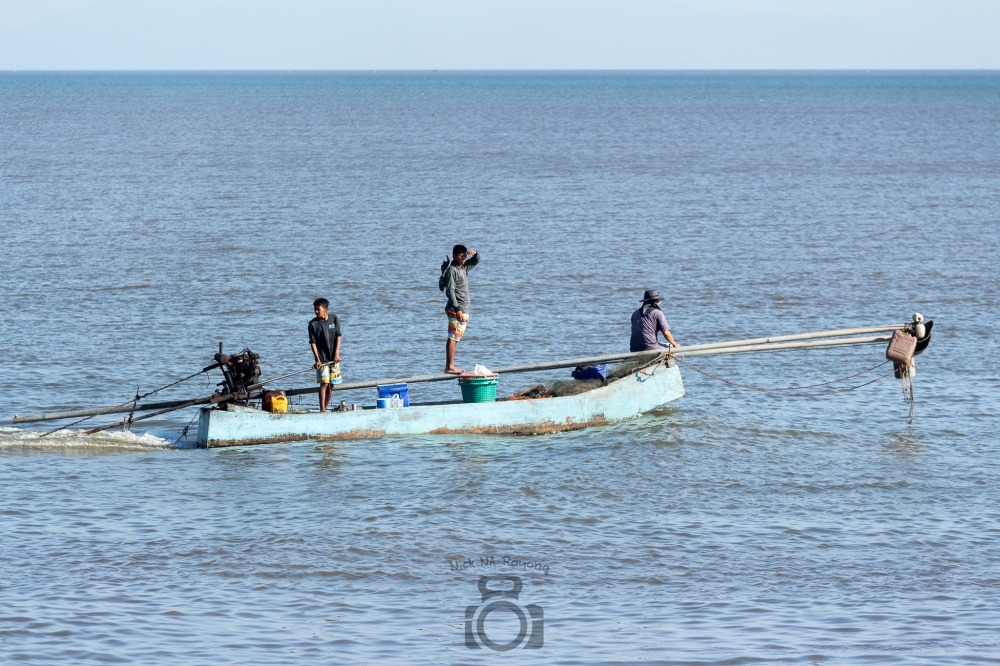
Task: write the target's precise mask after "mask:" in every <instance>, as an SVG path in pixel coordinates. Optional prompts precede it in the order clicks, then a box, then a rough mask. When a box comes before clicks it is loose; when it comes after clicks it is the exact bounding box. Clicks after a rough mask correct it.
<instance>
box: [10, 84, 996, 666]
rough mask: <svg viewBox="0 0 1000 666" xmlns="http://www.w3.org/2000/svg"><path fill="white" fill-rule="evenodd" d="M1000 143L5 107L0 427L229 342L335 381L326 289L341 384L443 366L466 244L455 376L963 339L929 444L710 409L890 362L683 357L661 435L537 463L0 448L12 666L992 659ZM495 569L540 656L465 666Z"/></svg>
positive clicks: (933, 129)
mask: <svg viewBox="0 0 1000 666" xmlns="http://www.w3.org/2000/svg"><path fill="white" fill-rule="evenodd" d="M997 127H1000V76H998V75H996V74H988V73H984V74H964V73H962V74H960V73H933V74H921V73H908V74H860V73H857V74H837V73H826V74H629V73H617V74H596V73H595V74H476V73H468V74H454V73H452V74H432V73H425V74H396V73H384V74H381V73H378V74H362V73H357V74H203V75H194V74H16V75H15V74H2V75H0V182H2V187H0V229H2V233H3V242H2V244H0V306H2V312H3V314H4V316H3V317H2V318H0V373H2V374H0V379H2V382H0V385H2V386H3V387H4V388H5V400H4V402H5V404H6V406H7V408H6V409H4V410H0V416H3V418H4V419H5V420H6V418H8V417H9V416H11V415H13V414H15V413H17V414H23V413H31V412H37V411H40V410H42V409H43V408H58V409H62V408H76V407H91V406H96V405H105V404H116V403H120V402H123V401H126V400H128V399H130V398H131V397H132V396H133V395H134V394H135V392H136V388H137V387H138V390H139V391H140V392H146V391H150V390H152V389H155V388H157V387H159V386H162V385H164V384H167V383H170V382H172V381H175V380H177V379H180V378H182V377H184V376H186V375H189V374H191V373H193V372H196V371H197V370H199V369H201V368H202V367H204V366H205V365H206V364H208V363H209V362H210V358H211V355H212V354H213V353H214V352H215V351H216V349H217V346H218V342H219V341H220V340H222V341H224V342H225V345H226V348H227V349H229V350H237V349H240V348H242V347H243V346H250V347H251V348H253V349H254V350H255V351H257V352H259V353H260V354H261V355H262V364H263V366H264V371H265V376H271V377H273V376H277V375H279V374H285V373H290V372H294V371H297V370H300V369H305V368H307V367H308V365H309V363H310V358H311V356H310V352H309V349H308V344H307V340H306V336H305V324H306V322H307V321H308V320H309V318H310V317H311V316H312V313H311V302H312V299H313V298H315V297H316V296H319V295H323V296H326V297H328V298H330V300H331V301H332V303H333V309H334V310H335V311H336V312H337V313H338V314H339V315H340V316H341V319H342V321H343V323H344V330H345V336H346V337H345V341H344V359H345V360H344V369H345V374H346V376H347V379H348V380H352V379H368V378H375V377H386V376H401V375H407V374H423V373H431V372H438V371H439V370H440V369H441V367H442V364H443V349H441V347H442V346H443V344H442V343H443V338H444V327H443V326H442V324H443V319H444V318H443V317H442V316H441V309H442V307H443V300H442V298H441V295H440V293H439V292H438V291H437V289H436V287H435V283H436V277H437V268H438V265H439V263H440V260H441V258H442V257H443V256H444V254H446V253H447V251H448V248H450V246H451V245H452V244H454V243H456V242H463V243H466V244H467V245H470V246H471V247H475V248H476V249H478V250H480V251H481V252H482V255H483V258H484V259H483V264H482V265H481V266H480V267H479V268H477V269H476V271H474V273H473V276H472V277H473V282H472V288H473V301H474V303H473V308H474V309H473V320H472V323H471V324H470V326H469V331H468V334H467V336H466V338H465V339H464V340H463V341H462V343H461V344H460V346H459V361H460V362H461V363H463V364H466V365H471V364H473V363H484V364H486V365H493V366H494V367H497V366H503V365H512V364H515V363H522V362H525V363H527V362H533V361H543V360H552V359H557V358H563V357H577V356H583V355H587V354H590V353H593V354H602V353H609V352H612V351H617V350H619V349H621V348H623V347H624V346H625V345H626V344H627V340H628V330H627V322H628V315H629V313H630V312H631V310H632V309H634V308H635V307H636V306H637V305H638V303H637V300H638V299H639V298H640V297H641V293H642V290H643V289H646V288H655V289H659V290H660V291H661V292H664V293H665V294H668V295H669V296H668V302H667V305H666V312H667V317H668V319H669V321H670V323H671V326H672V328H673V330H674V334H675V336H676V337H677V338H678V340H679V341H680V342H681V343H688V344H691V343H697V342H708V341H715V340H723V339H738V338H746V337H758V336H764V335H778V334H784V333H794V332H801V331H806V330H816V329H826V328H839V327H843V326H854V325H873V324H884V323H894V322H897V321H902V320H904V319H908V318H909V315H910V313H911V312H913V311H916V310H919V311H921V312H923V313H924V314H925V316H927V317H928V318H931V319H934V320H935V322H936V323H935V329H934V342H933V343H932V345H931V347H930V349H929V350H928V352H927V353H925V354H924V355H923V356H921V357H919V359H918V375H917V377H916V382H915V397H916V405H915V419H914V422H913V423H912V424H908V423H907V419H906V416H907V409H908V408H907V405H906V404H905V403H904V402H903V401H902V392H901V390H900V387H899V385H898V382H897V381H896V380H894V379H892V378H888V379H883V380H881V381H878V382H875V383H873V384H870V385H868V386H865V387H863V388H860V389H858V390H855V391H849V392H842V393H826V394H823V395H819V394H816V392H810V393H812V395H811V396H809V397H775V396H774V395H773V394H766V393H762V392H758V391H749V390H743V389H738V388H734V387H732V386H729V385H725V384H722V383H720V382H717V381H715V380H713V379H712V378H710V377H709V376H708V375H706V374H700V373H699V372H697V370H702V371H704V372H706V373H708V374H711V375H716V376H721V377H724V378H726V379H728V380H731V381H734V382H737V383H741V384H752V385H755V386H764V387H777V386H789V385H795V384H800V385H801V384H812V383H818V382H820V381H824V380H825V379H830V378H835V377H841V376H845V375H849V374H854V373H855V372H858V371H860V370H862V369H864V368H867V367H870V366H873V365H876V364H878V363H879V362H880V360H881V359H880V355H881V349H875V348H872V349H867V348H860V349H853V350H846V349H839V350H835V351H834V350H827V351H811V352H782V353H774V354H764V355H751V356H747V357H740V356H734V357H718V358H716V359H692V360H691V363H692V365H693V366H694V367H693V368H692V367H687V368H684V369H683V372H684V379H685V384H686V388H687V390H688V395H687V396H686V397H685V398H683V399H682V400H680V401H678V402H675V403H672V404H671V405H670V406H669V407H667V408H664V409H662V410H659V411H658V412H657V413H654V414H653V415H650V416H648V417H645V418H642V419H639V420H636V421H633V422H629V423H624V424H619V425H615V426H610V427H606V428H596V429H591V430H586V431H582V432H576V433H565V434H559V435H552V436H544V437H534V438H500V437H472V436H469V437H449V438H440V437H423V438H385V439H379V440H370V441H364V440H362V441H356V442H345V443H337V444H329V443H317V442H304V443H298V444H279V445H269V446H257V447H248V448H240V449H231V450H212V451H200V450H192V449H191V448H190V447H191V442H190V440H189V439H186V438H185V437H183V435H182V433H183V429H184V427H185V426H186V425H187V424H188V423H189V422H190V420H191V418H192V417H193V416H194V414H193V412H177V413H173V414H168V415H164V416H162V417H159V418H157V419H152V420H150V421H148V422H146V423H148V424H149V425H148V426H144V427H139V425H138V424H137V425H136V427H135V428H134V432H132V433H122V432H121V431H111V433H105V434H100V435H90V436H88V435H84V434H82V429H83V428H86V427H90V426H92V425H97V424H99V423H108V422H110V421H111V419H110V418H108V417H105V418H104V420H103V421H101V420H98V419H92V420H90V421H87V422H85V423H81V424H78V425H75V426H73V427H72V428H70V429H69V430H64V431H60V432H56V433H53V434H50V435H47V436H44V437H43V436H42V434H43V433H45V432H47V430H49V429H51V428H55V427H58V426H59V425H66V423H65V422H61V423H57V424H52V425H48V424H39V425H37V426H24V427H13V426H10V424H7V427H2V428H0V533H2V535H3V537H2V539H0V661H3V662H5V663H7V662H14V663H17V662H24V663H69V662H73V663H108V662H110V663H137V664H139V663H141V664H176V663H232V664H237V663H239V664H245V663H273V664H283V663H289V664H291V663H324V664H325V663H371V662H385V663H393V662H401V661H404V660H406V661H409V662H415V663H478V662H486V661H490V662H492V661H495V660H497V659H503V660H515V661H518V662H521V661H532V662H539V663H540V662H544V663H566V664H583V663H608V662H615V661H618V662H635V661H649V662H654V663H678V664H680V663H728V664H736V663H838V664H839V663H849V664H862V663H875V664H882V663H905V664H916V663H926V664H946V663H955V664H964V663H970V662H974V661H985V662H996V661H1000V642H998V639H997V638H996V636H998V635H1000V602H998V598H1000V597H998V590H1000V541H998V537H1000V509H998V508H997V507H998V506H1000V502H998V500H1000V496H998V491H997V479H998V472H1000V470H998V463H997V462H996V457H995V455H994V443H995V441H996V437H995V432H996V429H997V416H996V413H997V408H998V406H1000V399H998V396H1000V392H998V388H1000V382H998V379H997V370H998V364H997V360H996V359H997V352H998V344H997V342H996V336H995V335H994V333H993V331H992V328H993V322H994V321H996V320H997V319H998V318H1000V308H998V307H997V305H998V293H1000V269H998V268H997V258H998V256H1000V252H998V249H1000V248H998V238H1000V234H998V233H997V232H998V226H1000V221H998V216H997V211H998V210H1000V176H998V174H1000V164H998V162H1000V158H998V157H997V156H998V155H1000V133H998V131H997ZM883 371H884V368H881V369H879V370H878V371H876V372H875V373H873V374H870V375H866V376H864V377H862V378H859V379H857V380H855V381H854V382H853V385H857V384H861V383H863V382H864V381H868V379H869V378H874V377H876V376H878V375H880V374H881V373H882V372H883ZM555 376H558V375H551V374H550V375H545V374H540V375H538V376H509V377H504V378H502V379H501V388H500V392H501V393H505V392H510V391H512V390H514V389H516V388H520V387H522V386H526V385H529V384H530V383H534V382H537V381H542V380H551V379H552V378H554V377H555ZM308 380H309V375H308V374H302V375H300V376H299V377H296V378H292V379H290V380H289V381H290V382H291V383H290V385H306V384H308ZM216 381H218V379H217V378H214V377H212V378H209V377H208V376H207V375H200V376H198V377H196V378H195V379H192V380H190V381H188V382H184V383H182V384H181V385H179V386H178V387H175V388H172V389H168V390H166V391H163V392H162V393H159V394H157V398H158V399H159V398H163V399H172V398H178V397H190V396H199V395H206V394H208V393H211V392H212V390H213V389H214V382H216ZM849 384H852V383H849ZM452 392H453V387H450V386H446V385H426V386H420V387H411V397H413V398H414V399H431V398H432V399H437V398H441V397H450V396H451V393H452ZM349 399H351V400H355V401H357V402H362V401H368V400H373V399H374V395H368V392H362V393H359V394H357V395H356V396H353V397H352V398H349ZM314 400H315V398H311V399H310V398H304V399H302V404H305V405H311V404H312V403H313V401H314ZM4 413H6V414H4ZM505 558H506V559H505ZM463 562H464V563H465V564H463ZM484 575H487V576H491V577H493V579H492V580H491V581H490V583H489V585H490V586H491V588H490V589H496V588H498V587H500V588H504V589H506V588H508V587H509V586H510V585H511V581H507V582H502V581H499V580H498V577H500V576H504V575H516V576H518V577H520V578H521V580H522V583H523V587H522V590H521V594H520V597H519V599H518V603H519V604H520V606H519V608H520V610H521V612H522V613H523V615H524V617H525V618H526V620H525V628H526V629H525V636H524V641H523V643H528V641H529V639H532V638H534V639H542V640H540V642H541V643H542V645H541V647H538V649H537V650H535V649H530V648H529V649H523V648H522V647H517V648H516V649H513V650H511V651H510V652H507V653H505V654H503V655H497V654H496V653H495V652H494V651H493V650H491V649H489V647H486V648H482V647H480V648H478V649H470V648H468V647H467V646H466V634H467V633H468V634H469V638H470V639H471V640H472V641H473V642H474V643H475V644H480V645H482V642H483V640H482V639H483V638H484V637H485V638H486V639H489V640H492V641H493V642H494V643H496V644H504V643H507V642H511V641H516V640H517V638H518V636H517V632H518V630H519V628H520V625H519V622H518V620H517V617H516V616H515V615H514V614H513V613H510V612H500V611H498V612H495V613H494V614H492V615H488V616H485V619H484V624H483V629H482V631H479V629H478V628H477V625H476V624H475V622H476V619H477V618H479V617H484V616H483V613H484V612H485V609H486V606H487V603H488V602H484V601H483V600H482V597H481V596H480V592H479V590H478V589H477V582H478V580H479V578H480V576H484ZM467 609H469V612H470V614H471V615H472V620H473V621H472V624H471V625H470V627H469V629H468V631H467V628H466V610H467ZM532 613H534V614H532ZM477 641H478V643H477Z"/></svg>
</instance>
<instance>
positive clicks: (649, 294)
mask: <svg viewBox="0 0 1000 666" xmlns="http://www.w3.org/2000/svg"><path fill="white" fill-rule="evenodd" d="M658 300H660V292H658V291H656V290H655V289H647V290H646V293H644V294H643V295H642V302H643V303H646V302H649V301H658Z"/></svg>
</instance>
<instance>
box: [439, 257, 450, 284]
mask: <svg viewBox="0 0 1000 666" xmlns="http://www.w3.org/2000/svg"><path fill="white" fill-rule="evenodd" d="M449 266H451V259H445V260H444V261H442V262H441V277H439V278H438V291H444V286H445V277H446V276H447V275H448V267H449Z"/></svg>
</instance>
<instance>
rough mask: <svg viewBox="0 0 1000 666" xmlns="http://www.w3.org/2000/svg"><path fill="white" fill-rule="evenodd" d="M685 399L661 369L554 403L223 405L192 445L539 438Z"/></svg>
mask: <svg viewBox="0 0 1000 666" xmlns="http://www.w3.org/2000/svg"><path fill="white" fill-rule="evenodd" d="M683 395H684V383H683V381H682V380H681V374H680V370H679V369H678V368H677V367H676V366H675V365H673V364H672V363H666V362H665V363H659V364H656V365H653V366H650V367H647V368H644V369H642V370H639V371H637V372H635V373H633V374H630V375H627V376H625V377H623V378H622V379H618V380H616V381H614V382H611V383H609V384H607V385H606V386H602V387H600V388H596V389H593V390H591V391H586V392H584V393H579V394H577V395H572V396H565V397H558V398H535V399H529V400H501V401H498V402H478V403H463V402H455V403H435V404H426V405H421V404H415V405H411V406H409V407H402V408H397V409H375V408H366V409H361V410H356V411H346V412H326V413H320V412H304V413H295V412H292V413H287V414H272V413H270V412H265V411H262V410H260V409H256V408H254V407H247V406H242V405H234V404H229V405H224V406H222V407H213V408H203V409H202V410H201V414H200V416H199V421H198V440H197V443H198V446H200V447H203V448H211V447H219V446H243V445H248V444H267V443H272V442H291V441H300V440H340V439H344V440H346V439H368V438H374V437H382V436H385V435H454V434H496V435H538V434H545V433H552V432H561V431H565V430H577V429H580V428H588V427H592V426H599V425H605V424H608V423H615V422H617V421H624V420H627V419H632V418H635V417H637V416H640V415H642V414H644V413H646V412H649V411H651V410H653V409H655V408H657V407H659V406H661V405H664V404H666V403H668V402H671V401H673V400H677V399H678V398H680V397H682V396H683Z"/></svg>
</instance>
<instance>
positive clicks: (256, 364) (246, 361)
mask: <svg viewBox="0 0 1000 666" xmlns="http://www.w3.org/2000/svg"><path fill="white" fill-rule="evenodd" d="M220 347H221V345H220ZM215 362H216V364H217V366H218V367H219V368H221V369H222V376H223V377H224V378H225V379H224V380H223V381H221V382H219V390H218V391H216V394H217V395H220V396H221V395H226V394H228V395H229V396H231V397H230V398H229V399H227V400H220V402H228V401H229V400H235V401H236V402H246V401H247V400H248V399H249V398H250V392H251V391H253V390H254V389H257V388H259V387H260V355H259V354H255V353H253V352H252V351H250V350H249V349H244V350H243V351H241V352H240V353H238V354H223V353H222V352H221V351H220V352H219V353H218V354H216V355H215Z"/></svg>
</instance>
